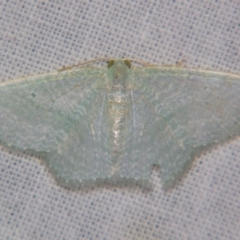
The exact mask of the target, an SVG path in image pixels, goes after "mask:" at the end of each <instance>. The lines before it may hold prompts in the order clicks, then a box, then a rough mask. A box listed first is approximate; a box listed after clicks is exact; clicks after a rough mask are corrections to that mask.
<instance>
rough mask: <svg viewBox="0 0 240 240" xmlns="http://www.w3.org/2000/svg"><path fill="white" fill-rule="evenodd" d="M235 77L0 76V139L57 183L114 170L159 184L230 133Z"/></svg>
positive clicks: (126, 72) (166, 72)
mask: <svg viewBox="0 0 240 240" xmlns="http://www.w3.org/2000/svg"><path fill="white" fill-rule="evenodd" d="M239 100H240V77H239V76H236V75H231V74H224V73H214V72H208V71H200V70H187V69H179V68H160V67H150V66H147V67H135V68H134V67H133V68H131V67H130V62H129V61H123V60H116V61H110V62H109V64H108V68H106V67H105V68H93V67H92V68H89V67H81V68H75V69H70V70H67V71H63V72H56V73H51V74H45V75H39V76H35V77H29V78H26V79H22V80H15V81H9V82H3V83H1V84H0V112H1V115H0V126H1V127H0V140H1V142H2V143H3V144H6V145H7V146H10V147H11V146H14V147H16V148H18V149H22V150H32V151H35V152H36V153H38V152H40V153H41V154H42V158H43V160H45V161H46V163H47V165H48V166H49V167H50V168H51V170H52V171H53V172H54V173H55V174H56V176H57V177H59V178H61V179H62V180H63V181H64V182H66V183H70V184H71V183H73V184H77V183H81V182H84V181H91V180H95V179H111V178H114V177H116V176H117V177H120V178H125V179H126V178H127V179H136V180H140V181H142V180H149V179H150V172H151V166H152V165H153V164H156V165H159V166H160V168H161V177H162V179H163V183H164V186H165V187H168V186H170V185H172V184H173V183H174V182H175V181H176V180H177V179H178V178H179V177H180V176H181V174H182V173H183V172H184V170H185V169H186V166H187V165H188V164H189V163H190V160H191V159H192V158H193V156H194V154H195V153H196V152H197V151H198V150H199V149H201V148H202V147H204V146H207V145H209V144H213V143H215V142H221V141H224V140H226V139H228V138H230V137H232V136H235V135H239V132H240V104H239V102H240V101H239Z"/></svg>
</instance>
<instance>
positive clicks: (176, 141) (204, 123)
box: [128, 68, 240, 187]
mask: <svg viewBox="0 0 240 240" xmlns="http://www.w3.org/2000/svg"><path fill="white" fill-rule="evenodd" d="M133 71H134V74H133V77H132V78H131V79H130V81H129V89H130V91H131V92H132V93H131V94H132V95H131V96H132V106H133V111H132V116H131V118H133V121H132V128H131V129H132V130H131V131H129V135H128V146H129V150H128V155H129V156H130V155H133V156H134V157H133V158H132V160H133V162H134V163H135V164H137V162H139V163H140V164H143V165H144V169H145V170H144V171H143V172H142V173H145V174H146V173H147V168H148V169H149V168H150V165H152V164H157V165H159V166H160V167H161V176H162V179H163V182H164V185H165V186H166V187H167V186H169V185H171V184H173V183H174V182H175V180H176V179H178V178H179V177H180V175H181V173H182V172H183V170H184V169H185V167H186V166H187V164H188V163H189V161H190V160H191V158H192V155H193V154H194V153H196V151H197V150H199V149H200V148H201V147H203V146H205V145H209V144H211V143H214V142H220V141H223V140H225V139H227V138H229V137H232V136H233V135H237V134H239V131H240V104H239V103H240V80H239V77H236V76H233V75H227V74H220V73H212V72H204V71H187V70H180V69H169V68H168V69H166V68H165V69H161V68H146V69H136V70H133ZM131 149H132V150H131ZM137 151H138V152H137ZM129 161H131V159H129ZM142 173H141V174H142ZM139 176H140V173H139Z"/></svg>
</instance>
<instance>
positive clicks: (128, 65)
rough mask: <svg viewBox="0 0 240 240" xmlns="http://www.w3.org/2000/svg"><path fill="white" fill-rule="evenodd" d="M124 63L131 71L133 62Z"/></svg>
mask: <svg viewBox="0 0 240 240" xmlns="http://www.w3.org/2000/svg"><path fill="white" fill-rule="evenodd" d="M124 63H125V65H126V66H127V67H128V68H129V69H131V67H132V65H131V62H130V61H129V60H124Z"/></svg>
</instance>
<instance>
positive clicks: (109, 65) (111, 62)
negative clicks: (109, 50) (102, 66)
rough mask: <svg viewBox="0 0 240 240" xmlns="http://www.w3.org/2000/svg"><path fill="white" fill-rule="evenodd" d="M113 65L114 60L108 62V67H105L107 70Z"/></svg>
mask: <svg viewBox="0 0 240 240" xmlns="http://www.w3.org/2000/svg"><path fill="white" fill-rule="evenodd" d="M114 63H115V61H114V60H110V61H108V65H107V67H108V68H110V67H112V66H113V64H114Z"/></svg>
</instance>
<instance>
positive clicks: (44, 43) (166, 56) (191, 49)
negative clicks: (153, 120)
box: [0, 0, 240, 240]
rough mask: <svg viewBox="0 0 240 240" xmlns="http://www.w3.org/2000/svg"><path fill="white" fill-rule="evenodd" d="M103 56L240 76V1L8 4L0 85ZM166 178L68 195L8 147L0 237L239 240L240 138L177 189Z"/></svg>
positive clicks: (1, 7)
mask: <svg viewBox="0 0 240 240" xmlns="http://www.w3.org/2000/svg"><path fill="white" fill-rule="evenodd" d="M59 2H60V1H59ZM99 57H112V58H122V57H128V58H136V59H142V60H144V61H148V62H151V63H157V64H159V65H166V64H167V65H175V64H176V63H178V62H182V63H183V66H185V67H189V68H192V67H194V68H204V69H211V70H219V71H224V72H234V73H238V74H239V73H240V2H239V1H197V0H196V1H155V2H154V1H138V2H136V1H110V0H109V1H97V0H96V1H79V2H78V3H77V1H70V0H68V1H61V3H57V2H56V1H49V2H48V1H35V2H33V1H3V0H2V1H1V2H0V80H6V79H13V78H16V77H21V76H27V75H32V74H36V73H44V72H50V71H52V70H56V69H59V68H61V67H62V66H68V65H72V64H76V63H81V62H84V61H85V60H90V59H93V58H99ZM0 114H1V113H0ZM160 174H161V173H160V172H159V171H158V170H153V172H152V186H153V187H152V190H149V191H146V190H143V189H142V188H140V187H137V186H136V187H128V186H126V187H114V186H109V185H108V186H102V187H94V188H90V189H82V190H81V189H80V190H75V191H73V190H66V189H63V188H61V187H60V186H58V185H57V184H56V182H55V181H54V179H52V176H51V175H50V174H49V173H48V171H47V170H46V168H45V166H44V164H42V162H41V161H40V160H37V159H35V158H31V157H30V156H26V155H24V154H16V153H9V152H8V151H6V150H4V149H2V151H1V152H0V239H4V240H5V239H14V240H15V239H24V240H28V239H34V240H37V239H44V240H45V239H51V240H52V239H58V240H61V239H62V240H64V239H66V240H68V239H89V240H90V239H105V240H112V239H119V240H122V239H164V240H165V239H167V240H169V239H174V240H178V239H189V240H190V239H194V240H196V239H224V240H225V239H237V240H238V239H240V231H239V229H240V220H239V219H240V140H239V138H236V139H233V140H232V141H230V142H229V143H226V144H222V145H219V146H217V147H215V148H213V149H212V150H211V151H210V150H209V151H206V152H204V153H203V154H202V155H201V157H200V158H196V159H195V161H194V163H193V165H192V168H191V170H190V171H189V173H188V174H187V175H186V176H185V178H183V179H182V181H181V182H180V184H179V185H178V186H176V187H175V188H174V189H172V190H171V191H168V192H166V191H164V190H163V189H162V184H161V180H160Z"/></svg>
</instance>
